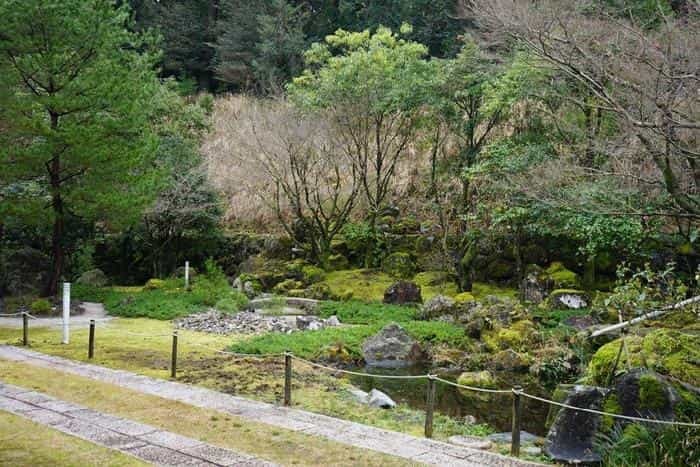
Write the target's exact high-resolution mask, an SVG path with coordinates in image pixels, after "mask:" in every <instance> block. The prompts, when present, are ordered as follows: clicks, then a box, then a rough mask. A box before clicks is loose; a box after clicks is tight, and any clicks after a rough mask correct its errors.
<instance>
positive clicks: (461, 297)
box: [455, 292, 476, 303]
mask: <svg viewBox="0 0 700 467" xmlns="http://www.w3.org/2000/svg"><path fill="white" fill-rule="evenodd" d="M474 301H476V298H474V295H472V294H471V293H469V292H462V293H459V294H457V295H455V302H457V303H471V302H474Z"/></svg>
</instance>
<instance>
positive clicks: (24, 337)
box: [22, 311, 29, 346]
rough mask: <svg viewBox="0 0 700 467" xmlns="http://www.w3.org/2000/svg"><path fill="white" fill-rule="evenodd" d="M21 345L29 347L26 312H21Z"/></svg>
mask: <svg viewBox="0 0 700 467" xmlns="http://www.w3.org/2000/svg"><path fill="white" fill-rule="evenodd" d="M22 345H24V346H27V345H29V316H27V312H26V311H25V312H22Z"/></svg>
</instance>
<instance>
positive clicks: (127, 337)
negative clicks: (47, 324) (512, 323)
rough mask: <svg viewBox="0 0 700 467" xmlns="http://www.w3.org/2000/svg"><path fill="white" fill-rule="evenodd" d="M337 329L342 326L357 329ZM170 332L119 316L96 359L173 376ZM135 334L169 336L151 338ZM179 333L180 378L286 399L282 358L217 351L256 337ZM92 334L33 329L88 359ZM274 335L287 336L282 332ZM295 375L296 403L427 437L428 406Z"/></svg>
mask: <svg viewBox="0 0 700 467" xmlns="http://www.w3.org/2000/svg"><path fill="white" fill-rule="evenodd" d="M438 324H440V323H438ZM358 328H359V329H362V328H367V326H362V327H360V326H358ZM336 329H338V330H339V331H342V330H343V329H345V330H347V329H354V328H336ZM171 331H172V324H171V323H170V322H167V321H160V320H152V319H145V318H119V319H116V320H114V321H112V322H110V323H108V324H104V323H103V324H102V325H99V326H98V327H97V329H96V332H95V335H96V337H95V359H94V360H93V361H92V363H94V364H98V365H103V366H107V367H110V368H115V369H125V370H130V371H133V372H136V373H140V374H145V375H148V376H152V377H156V378H163V379H166V378H169V375H170V372H169V365H170V348H171V337H170V333H171ZM321 332H322V331H312V332H303V333H294V334H292V335H291V336H286V337H287V338H288V339H301V340H302V342H307V344H308V346H309V348H312V346H315V345H318V341H317V339H316V337H314V335H318V334H319V333H321ZM21 333H22V331H21V329H2V328H0V343H6V344H14V345H19V344H20V343H21ZM130 333H145V334H155V335H164V336H163V337H155V338H145V337H140V336H135V335H132V334H130ZM179 335H180V337H179V339H178V381H181V382H184V383H189V384H195V385H200V386H204V387H208V388H211V389H215V390H218V391H222V392H225V393H228V394H235V395H241V396H244V397H248V398H251V399H257V400H262V401H265V402H271V403H279V402H280V401H281V400H282V397H283V391H284V364H283V358H282V357H280V358H276V359H257V358H234V357H230V356H225V355H221V354H218V353H217V352H216V351H215V349H224V348H226V347H227V346H229V345H231V342H232V341H234V342H238V343H241V345H244V344H243V343H245V342H251V343H254V342H256V338H250V337H241V336H238V337H236V336H233V337H232V336H217V335H213V334H207V333H199V332H192V331H182V330H181V331H179ZM87 336H88V331H87V327H86V328H85V329H74V330H73V331H72V332H71V342H70V344H69V345H62V344H61V343H60V341H61V330H60V329H59V328H30V333H29V338H30V344H31V348H32V349H33V350H37V351H39V352H44V353H47V354H51V355H58V356H62V357H65V358H69V359H72V360H80V361H88V359H87ZM268 336H278V337H277V338H282V337H284V336H281V335H278V334H268ZM308 336H311V337H308ZM263 337H264V336H263ZM307 340H308V341H307ZM280 342H283V341H280ZM280 345H282V344H280ZM201 346H206V348H204V347H201ZM213 349H214V350H213ZM294 375H295V376H294V380H293V402H294V405H295V406H296V407H299V408H302V409H305V410H310V411H312V412H317V413H322V414H326V415H331V416H335V417H338V418H343V419H347V420H352V421H356V422H360V423H365V424H370V425H374V426H377V427H380V428H385V429H390V430H395V431H401V432H404V433H409V434H413V435H416V436H422V433H423V423H424V418H423V417H424V413H423V412H421V411H418V410H413V409H410V408H408V407H406V406H399V407H398V408H397V409H395V410H381V409H375V408H371V407H368V406H366V405H364V404H360V403H358V402H356V401H355V400H354V399H353V398H352V395H351V394H350V393H349V391H348V388H349V387H350V385H349V382H348V381H347V380H346V379H343V378H336V377H335V376H333V375H330V374H328V373H323V372H318V370H313V369H310V368H308V367H307V366H306V365H303V364H301V363H296V364H295V366H294ZM434 423H435V425H434V436H435V438H437V439H445V438H447V437H449V436H451V435H454V434H483V433H484V432H485V431H486V428H485V427H484V426H482V425H465V424H463V423H459V422H457V421H456V420H454V419H451V418H449V417H447V416H443V415H441V414H436V416H435V422H434Z"/></svg>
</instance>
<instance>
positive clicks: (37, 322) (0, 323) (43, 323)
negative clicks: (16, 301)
mask: <svg viewBox="0 0 700 467" xmlns="http://www.w3.org/2000/svg"><path fill="white" fill-rule="evenodd" d="M83 308H84V309H85V312H84V313H83V314H80V315H76V316H71V318H70V324H71V327H72V326H87V325H88V324H89V323H90V320H91V319H100V320H103V319H112V318H111V317H109V316H107V312H106V311H105V308H104V306H102V304H101V303H90V302H83ZM62 325H63V318H61V317H52V318H37V319H30V320H29V327H30V328H32V327H37V328H39V327H48V326H62ZM0 327H2V328H21V327H22V316H13V317H0Z"/></svg>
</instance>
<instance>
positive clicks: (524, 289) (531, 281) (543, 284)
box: [520, 264, 554, 305]
mask: <svg viewBox="0 0 700 467" xmlns="http://www.w3.org/2000/svg"><path fill="white" fill-rule="evenodd" d="M552 287H554V282H553V281H552V280H551V279H550V278H549V277H547V275H546V274H544V271H543V270H542V268H541V267H539V266H537V265H534V264H533V265H530V266H528V272H527V274H526V275H525V278H524V279H523V280H522V282H521V283H520V297H521V298H522V299H523V301H525V302H530V303H534V304H535V305H537V304H539V303H542V302H543V301H544V300H545V299H546V298H547V295H548V294H549V292H550V291H551V290H552Z"/></svg>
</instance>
